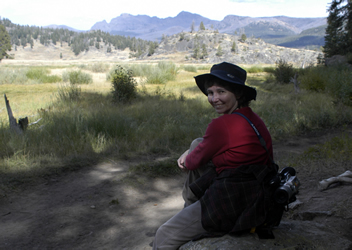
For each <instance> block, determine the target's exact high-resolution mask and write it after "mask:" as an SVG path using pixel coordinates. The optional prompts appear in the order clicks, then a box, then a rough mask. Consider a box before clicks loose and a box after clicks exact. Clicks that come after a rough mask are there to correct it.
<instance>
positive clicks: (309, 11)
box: [0, 0, 332, 30]
mask: <svg viewBox="0 0 352 250" xmlns="http://www.w3.org/2000/svg"><path fill="white" fill-rule="evenodd" d="M331 1H332V0H94V1H93V0H85V1H84V0H83V1H82V0H59V1H50V0H8V1H5V0H3V1H1V2H2V3H1V4H0V17H1V19H3V18H8V19H10V21H11V22H13V23H15V24H20V25H30V26H32V25H34V26H47V25H51V24H56V25H67V26H69V27H72V28H74V29H78V30H89V29H90V28H91V27H92V26H93V25H94V24H95V23H96V22H100V21H103V20H106V21H107V22H108V23H109V22H110V21H111V19H113V18H115V17H118V16H120V15H121V14H123V13H128V14H131V15H148V16H151V17H152V16H156V17H159V18H167V17H175V16H177V15H178V14H179V13H180V12H181V11H187V12H191V13H194V14H199V15H201V16H203V17H206V18H209V19H212V20H217V21H221V20H223V19H224V17H225V16H227V15H237V16H249V17H270V16H289V17H327V16H328V13H327V12H326V10H327V8H328V7H329V6H330V3H331Z"/></svg>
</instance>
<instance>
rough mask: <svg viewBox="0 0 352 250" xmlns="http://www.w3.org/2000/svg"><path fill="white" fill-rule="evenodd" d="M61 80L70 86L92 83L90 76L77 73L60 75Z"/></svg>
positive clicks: (66, 72) (80, 72)
mask: <svg viewBox="0 0 352 250" xmlns="http://www.w3.org/2000/svg"><path fill="white" fill-rule="evenodd" d="M62 80H63V81H64V82H70V83H71V84H89V83H92V82H93V78H92V76H91V75H90V74H87V73H84V72H82V71H81V70H78V71H65V72H63V73H62Z"/></svg>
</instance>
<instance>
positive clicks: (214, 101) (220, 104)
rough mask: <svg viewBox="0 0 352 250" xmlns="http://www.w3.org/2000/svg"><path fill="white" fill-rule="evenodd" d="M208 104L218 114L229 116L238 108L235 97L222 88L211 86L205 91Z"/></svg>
mask: <svg viewBox="0 0 352 250" xmlns="http://www.w3.org/2000/svg"><path fill="white" fill-rule="evenodd" d="M207 91H208V102H209V103H210V104H211V105H212V106H213V107H214V109H215V111H216V112H217V113H218V114H231V113H232V112H233V111H234V110H235V109H236V108H237V106H238V101H237V99H236V96H235V94H234V93H232V92H231V91H228V90H226V89H225V88H223V87H220V86H216V85H213V86H211V87H209V88H208V89H207Z"/></svg>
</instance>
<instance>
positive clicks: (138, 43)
mask: <svg viewBox="0 0 352 250" xmlns="http://www.w3.org/2000/svg"><path fill="white" fill-rule="evenodd" d="M0 25H2V26H3V27H5V28H6V30H5V32H6V31H7V32H8V34H9V36H10V44H11V45H13V46H14V49H15V50H16V48H17V46H23V47H26V46H27V45H29V46H31V48H33V46H34V40H38V39H39V42H40V43H41V44H43V45H45V46H47V45H49V44H50V43H52V44H54V45H56V44H58V43H60V45H61V46H62V44H63V42H66V43H67V44H68V46H70V47H71V49H72V51H73V52H74V54H75V55H78V54H79V53H81V52H83V51H88V50H89V47H90V46H95V47H96V48H97V49H101V48H102V46H103V45H105V46H106V48H107V52H108V53H109V52H112V48H114V49H116V50H117V49H118V50H124V49H126V48H129V49H130V51H131V56H134V57H138V56H140V55H142V54H144V53H147V55H149V56H150V55H152V54H153V53H154V52H155V49H156V48H157V46H158V42H153V41H147V40H143V39H140V38H135V37H129V36H127V37H126V36H121V35H111V34H109V33H107V32H103V31H101V30H93V31H89V32H74V31H71V30H68V29H63V28H60V29H53V28H43V27H38V26H29V25H18V24H14V23H12V22H11V21H10V20H9V19H6V18H3V19H2V20H1V19H0ZM0 32H1V31H0ZM3 32H4V31H2V33H3ZM0 36H1V34H0ZM0 60H1V58H0Z"/></svg>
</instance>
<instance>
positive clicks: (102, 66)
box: [90, 62, 110, 73]
mask: <svg viewBox="0 0 352 250" xmlns="http://www.w3.org/2000/svg"><path fill="white" fill-rule="evenodd" d="M109 68H110V66H109V64H106V63H102V62H99V63H94V64H92V65H91V66H90V70H91V71H93V72H95V73H104V72H106V71H108V70H109Z"/></svg>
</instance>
